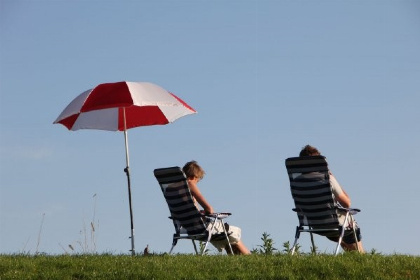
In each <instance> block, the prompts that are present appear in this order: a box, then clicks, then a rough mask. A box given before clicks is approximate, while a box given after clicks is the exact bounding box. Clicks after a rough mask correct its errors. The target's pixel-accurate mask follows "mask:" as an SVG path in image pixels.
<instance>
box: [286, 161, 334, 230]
mask: <svg viewBox="0 0 420 280" xmlns="http://www.w3.org/2000/svg"><path fill="white" fill-rule="evenodd" d="M286 168H287V173H288V174H289V181H290V189H291V192H292V197H293V200H294V201H295V207H296V209H295V210H296V212H297V214H298V218H299V225H300V226H311V227H314V228H321V227H326V228H333V227H338V226H339V221H338V218H337V207H336V203H335V202H334V198H333V193H332V189H331V184H330V176H329V172H328V163H327V161H326V159H325V157H323V156H308V157H294V158H288V159H286Z"/></svg>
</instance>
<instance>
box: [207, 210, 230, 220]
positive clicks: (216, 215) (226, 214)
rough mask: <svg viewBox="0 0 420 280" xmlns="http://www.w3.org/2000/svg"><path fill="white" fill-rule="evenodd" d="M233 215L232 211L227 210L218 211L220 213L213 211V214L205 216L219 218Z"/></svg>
mask: <svg viewBox="0 0 420 280" xmlns="http://www.w3.org/2000/svg"><path fill="white" fill-rule="evenodd" d="M230 215H232V213H226V212H218V213H211V214H204V216H205V217H208V218H214V219H215V218H218V219H225V218H227V217H229V216H230Z"/></svg>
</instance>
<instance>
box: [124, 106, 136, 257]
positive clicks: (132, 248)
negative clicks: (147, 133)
mask: <svg viewBox="0 0 420 280" xmlns="http://www.w3.org/2000/svg"><path fill="white" fill-rule="evenodd" d="M123 111H124V140H125V161H126V164H127V167H126V168H124V172H125V173H126V174H127V183H128V204H129V206H130V223H131V237H130V238H131V250H130V251H131V255H132V256H134V255H135V254H136V251H135V249H134V223H133V207H132V204H131V182H130V159H129V157H128V136H127V128H126V123H125V108H124V110H123Z"/></svg>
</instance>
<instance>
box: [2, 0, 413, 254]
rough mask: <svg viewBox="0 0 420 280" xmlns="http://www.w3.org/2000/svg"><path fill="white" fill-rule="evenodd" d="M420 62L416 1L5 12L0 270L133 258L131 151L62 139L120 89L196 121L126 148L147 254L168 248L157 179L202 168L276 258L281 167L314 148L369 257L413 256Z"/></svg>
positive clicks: (75, 4)
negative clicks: (65, 257)
mask: <svg viewBox="0 0 420 280" xmlns="http://www.w3.org/2000/svg"><path fill="white" fill-rule="evenodd" d="M419 50H420V2H419V1H415V0H413V1H405V0H400V1H394V0H392V1H389V0H376V1H375V0H363V1H362V0H359V1H356V0H355V1H335V0H330V1H322V0H321V1H284V0H282V1H280V0H279V1H274V0H273V1H268V0H260V1H257V0H252V1H251V0H249V1H247V0H241V1H239V0H237V1H225V0H220V1H219V0H216V1H208V0H205V1H204V0H189V1H185V0H179V1H169V0H168V1H161V0H153V1H152V0H149V1H134V0H133V1H117V0H115V1H114V0H108V1H99V0H97V1H93V0H92V1H78V0H74V1H46V0H44V1H21V0H0V94H1V98H0V106H1V107H0V125H1V127H0V135H1V136H0V188H1V189H0V253H22V252H25V253H28V252H29V253H36V252H43V253H47V254H62V253H66V252H67V253H81V252H98V253H103V252H106V253H115V254H120V253H122V254H129V249H130V240H129V238H128V237H129V236H130V219H129V208H128V193H127V182H126V177H125V173H124V172H123V169H124V167H125V154H124V137H123V134H122V133H120V132H107V131H94V130H81V131H77V132H72V131H68V130H67V129H66V128H64V127H63V126H61V125H53V124H52V123H53V121H54V120H55V119H56V117H57V116H58V115H59V114H60V113H61V111H62V110H63V109H64V108H65V107H66V106H67V104H68V103H69V102H70V101H71V100H72V99H73V98H74V97H76V96H77V95H79V94H80V93H81V92H83V91H85V90H87V89H89V88H92V87H94V86H95V85H97V84H99V83H105V82H117V81H124V80H126V81H145V82H152V83H156V84H158V85H160V86H162V87H164V88H166V89H167V90H169V91H171V92H173V93H175V94H176V95H178V96H179V97H181V98H182V99H184V100H185V101H186V102H187V103H189V104H190V105H191V106H192V107H194V108H195V109H196V110H197V111H198V114H196V115H190V116H187V117H184V118H182V119H179V120H177V121H176V122H175V123H172V124H169V125H166V126H154V127H142V128H135V129H131V130H130V131H129V132H128V136H129V146H130V161H131V179H132V197H133V210H134V226H135V245H136V250H137V252H142V250H143V248H144V247H145V246H146V245H147V244H149V247H150V250H151V251H153V252H158V253H161V252H165V251H168V250H169V248H170V245H171V242H172V234H173V226H172V223H171V221H170V220H169V219H168V215H169V211H168V208H167V205H166V202H165V201H164V198H163V196H162V193H161V191H160V189H159V185H158V184H157V182H156V180H155V178H154V176H153V170H154V169H155V168H160V167H168V166H174V165H179V166H182V165H183V164H184V163H185V162H187V161H189V160H192V159H194V160H197V161H198V162H199V163H200V164H201V165H202V166H203V167H204V169H205V170H206V173H207V175H206V177H205V178H204V180H203V181H202V182H200V186H201V191H202V192H203V194H204V195H205V196H206V197H207V199H208V200H209V202H210V203H211V204H212V205H213V207H214V208H215V210H217V211H230V212H232V213H233V215H232V216H231V217H230V218H229V222H230V223H231V224H232V225H238V226H239V227H241V228H242V234H243V241H244V243H245V244H246V245H247V246H248V247H249V248H250V249H253V248H255V247H257V245H260V244H261V240H260V238H261V236H262V233H263V232H268V233H269V234H270V236H271V237H272V238H273V240H274V242H275V247H277V248H279V249H282V244H283V242H286V241H290V242H292V241H293V237H294V231H295V227H296V225H297V222H298V220H297V217H296V215H295V213H294V212H292V210H291V209H292V208H293V200H292V198H291V195H290V189H289V183H288V179H287V174H286V169H285V166H284V160H285V159H286V158H288V157H292V156H297V155H298V153H299V151H300V149H301V148H302V147H303V146H304V145H305V144H312V145H314V146H316V147H318V148H319V149H320V150H321V152H322V153H323V154H324V155H325V156H327V158H328V161H329V164H330V166H331V170H332V171H333V173H334V174H335V175H336V177H337V179H338V181H339V182H340V183H341V185H342V186H343V187H344V188H345V189H346V190H347V192H348V193H349V195H350V196H351V198H352V205H353V206H354V207H357V208H360V209H361V210H362V212H361V213H360V214H358V215H357V216H356V218H357V220H358V222H359V225H360V227H361V229H362V235H363V242H364V246H365V248H366V249H367V250H368V251H371V250H375V251H376V252H381V253H384V254H393V253H402V254H412V255H419V254H420V242H419V240H418V232H419V231H420V223H419V218H418V215H417V213H418V200H419V198H420V183H419V181H418V180H417V179H418V172H419V171H418V170H419V168H420V149H419V143H420V128H419V127H420V125H419V119H420V118H419V117H420V110H419V108H418V107H419V104H420V93H419V89H420V52H419ZM91 223H92V224H93V225H94V227H95V231H94V232H93V231H92V230H91V225H90V224H91ZM308 241H309V236H307V235H303V236H302V238H301V245H302V249H303V251H309V242H308ZM316 242H317V245H318V247H319V249H320V250H321V251H323V252H324V251H325V252H329V253H331V252H332V251H333V248H334V244H333V243H331V242H329V241H326V240H325V239H324V238H321V237H318V238H316ZM69 245H71V247H73V249H74V250H72V249H70V246H69ZM175 251H176V252H189V253H190V252H193V248H192V245H191V244H190V242H188V241H180V242H179V245H178V246H177V248H176V250H175Z"/></svg>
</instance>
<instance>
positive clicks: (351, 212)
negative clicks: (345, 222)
mask: <svg viewBox="0 0 420 280" xmlns="http://www.w3.org/2000/svg"><path fill="white" fill-rule="evenodd" d="M336 207H337V209H338V210H342V211H345V212H350V214H352V215H356V214H357V213H359V212H360V211H361V210H360V209H358V208H346V207H343V206H341V205H340V204H338V205H337V206H336Z"/></svg>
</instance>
